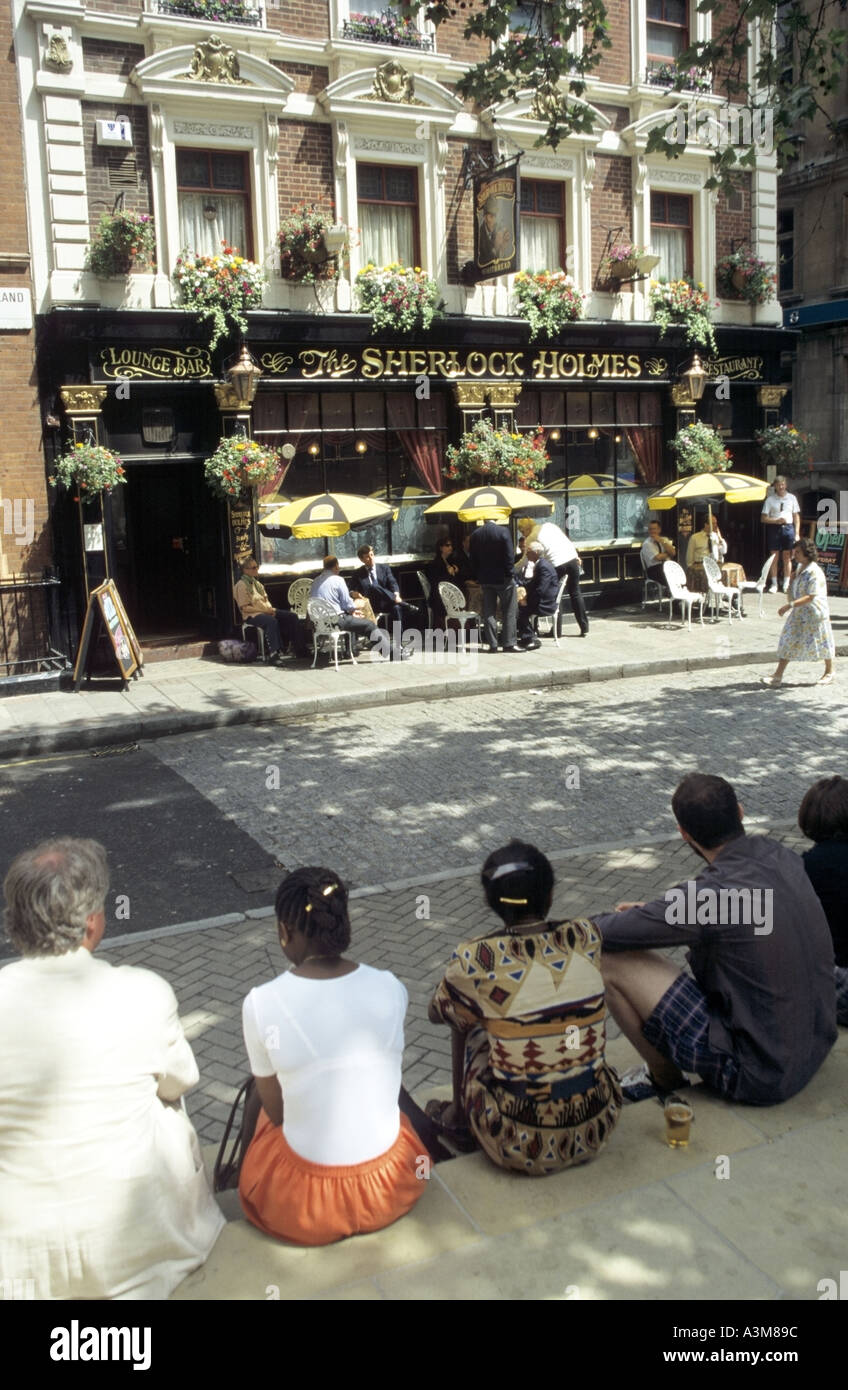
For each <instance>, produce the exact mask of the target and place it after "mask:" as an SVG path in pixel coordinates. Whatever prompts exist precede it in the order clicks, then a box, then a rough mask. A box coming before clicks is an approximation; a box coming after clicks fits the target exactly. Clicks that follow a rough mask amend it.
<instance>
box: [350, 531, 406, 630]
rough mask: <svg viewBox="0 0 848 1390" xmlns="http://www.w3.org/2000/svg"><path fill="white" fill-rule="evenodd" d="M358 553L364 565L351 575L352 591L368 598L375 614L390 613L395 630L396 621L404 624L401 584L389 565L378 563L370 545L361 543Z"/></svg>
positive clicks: (392, 628) (360, 596)
mask: <svg viewBox="0 0 848 1390" xmlns="http://www.w3.org/2000/svg"><path fill="white" fill-rule="evenodd" d="M356 553H357V555H358V556H359V558H360V560H361V561H362V565H361V567H360V568H359V569H358V570H354V573H353V574H352V575H351V580H350V585H349V588H350V592H351V593H352V594H354V595H357V596H358V597H359V598H367V599H368V602H369V603H370V604H371V607H372V608H373V609H374V613H375V615H376V614H377V613H388V615H389V619H390V622H391V624H392V627H391V630H392V631H394V624H395V623H401V625H402V619H403V611H402V610H403V608H404V607H405V606H406V605H405V604H404V603H403V600H402V599H401V596H400V585H399V584H398V582H397V580H396V579H395V577H394V575H393V574H392V571H391V567H390V566H389V565H378V564H377V561H376V560H375V558H374V550H373V548H372V547H371V546H370V545H361V546H360V547H359V549H358V550H357V552H356Z"/></svg>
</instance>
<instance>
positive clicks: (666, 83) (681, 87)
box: [645, 59, 713, 92]
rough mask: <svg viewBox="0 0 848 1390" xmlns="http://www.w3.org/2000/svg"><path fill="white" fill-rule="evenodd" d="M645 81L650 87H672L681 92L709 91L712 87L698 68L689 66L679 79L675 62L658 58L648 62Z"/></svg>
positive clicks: (708, 79) (710, 82) (707, 78)
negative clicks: (667, 61)
mask: <svg viewBox="0 0 848 1390" xmlns="http://www.w3.org/2000/svg"><path fill="white" fill-rule="evenodd" d="M645 81H646V82H648V83H649V84H650V85H651V86H652V87H673V88H674V89H675V90H676V91H682V92H711V91H712V89H713V84H712V81H711V80H710V78H709V77H707V75H706V74H705V73H702V72H700V71H699V70H698V68H690V69H689V71H688V72H687V73H685V74H683V80H682V81H681V74H680V73H679V72H678V70H677V68H676V66H675V64H674V63H664V62H662V61H661V60H660V59H653V60H652V61H651V62H649V63H648V66H647V68H646V69H645Z"/></svg>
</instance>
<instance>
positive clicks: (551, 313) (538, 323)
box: [513, 270, 583, 342]
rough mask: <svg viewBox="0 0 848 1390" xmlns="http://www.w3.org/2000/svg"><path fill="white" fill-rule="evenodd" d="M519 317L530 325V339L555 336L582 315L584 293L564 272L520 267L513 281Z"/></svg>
mask: <svg viewBox="0 0 848 1390" xmlns="http://www.w3.org/2000/svg"><path fill="white" fill-rule="evenodd" d="M513 291H514V293H515V298H516V300H517V308H518V315H519V318H522V319H526V320H527V322H528V323H529V325H530V339H531V342H532V340H533V339H534V338H539V337H546V338H554V337H556V335H557V334H558V333H559V331H560V329H561V328H563V327H564V325H565V324H566V323H574V321H575V320H576V319H580V318H582V317H583V296H582V295H581V294H578V292H577V290H576V289H575V287H574V281H573V280H572V278H571V276H570V275H565V274H564V273H563V272H562V271H559V270H555V271H551V270H538V271H536V272H535V274H533V273H531V272H529V271H526V270H520V271H519V272H518V274H517V275H516V277H515V281H514V283H513Z"/></svg>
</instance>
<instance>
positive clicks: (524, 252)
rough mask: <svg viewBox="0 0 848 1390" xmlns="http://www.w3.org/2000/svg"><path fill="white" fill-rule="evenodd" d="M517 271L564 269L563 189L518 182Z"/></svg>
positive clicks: (531, 181) (538, 181)
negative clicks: (519, 233)
mask: <svg viewBox="0 0 848 1390" xmlns="http://www.w3.org/2000/svg"><path fill="white" fill-rule="evenodd" d="M521 269H522V270H528V271H533V270H565V269H566V264H565V187H564V185H563V184H561V183H549V182H548V181H547V180H544V179H522V180H521Z"/></svg>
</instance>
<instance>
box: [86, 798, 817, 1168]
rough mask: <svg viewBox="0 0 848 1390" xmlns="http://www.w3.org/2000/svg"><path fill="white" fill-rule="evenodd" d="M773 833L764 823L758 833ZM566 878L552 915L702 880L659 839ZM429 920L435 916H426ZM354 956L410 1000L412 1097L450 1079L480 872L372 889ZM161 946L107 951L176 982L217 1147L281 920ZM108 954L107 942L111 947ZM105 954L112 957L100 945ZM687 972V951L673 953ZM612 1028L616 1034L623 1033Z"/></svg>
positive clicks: (407, 1074) (573, 855)
mask: <svg viewBox="0 0 848 1390" xmlns="http://www.w3.org/2000/svg"><path fill="white" fill-rule="evenodd" d="M757 829H758V830H763V829H764V827H763V826H758V827H757ZM772 833H773V834H774V835H775V838H777V839H779V840H781V841H782V843H784V844H786V845H788V846H790V847H791V848H793V849H798V850H800V849H802V848H803V847H804V845H805V844H806V842H805V841H804V840H803V838H802V836H801V835H800V833H799V832H798V830H797V828H792V827H791V826H789V825H783V826H776V827H775V828H774V830H773V832H772ZM551 857H552V859H553V862H554V867H555V869H556V878H557V885H556V892H555V897H554V907H553V915H555V916H563V917H564V916H572V917H577V916H581V915H589V914H590V913H593V912H599V911H601V910H602V909H605V908H609V907H612V906H614V905H615V903H616V902H619V901H621V900H622V899H628V900H630V899H633V900H636V901H639V900H643V899H645V900H647V899H650V898H653V897H657V896H658V895H659V894H661V893H663V892H664V891H665V889H666V888H668V887H670V886H671V885H672V884H674V883H675V882H680V881H681V880H682V879H685V878H686V877H689V876H694V875H695V874H696V873H697V872H698V867H699V861H698V860H697V859H696V857H695V856H694V855H693V854H692V852H691V851H690V850H689V849H688V848H687V846H686V845H685V844H684V843H683V842H682V841H681V840H680V839H679V838H676V839H658V840H657V841H655V842H654V843H652V844H647V845H641V846H638V847H634V848H633V849H628V848H622V847H619V846H615V847H610V848H603V847H598V846H595V847H593V848H587V849H579V848H578V849H575V850H573V851H567V852H565V853H563V852H560V853H558V854H553V855H552V856H551ZM424 912H427V913H429V915H428V916H423V915H422V914H423V913H424ZM351 920H352V924H353V946H352V949H351V952H350V954H351V955H352V956H353V957H355V958H356V959H357V960H362V961H366V962H367V963H368V964H369V965H373V966H377V967H378V968H382V969H389V970H393V971H394V972H395V974H396V975H398V976H399V978H400V979H401V980H403V982H404V984H405V985H406V987H407V989H408V991H409V1012H408V1014H407V1020H406V1049H405V1053H404V1081H405V1084H406V1086H407V1088H408V1089H410V1090H416V1089H417V1088H418V1087H421V1086H444V1085H447V1084H448V1083H449V1081H450V1035H449V1032H448V1030H447V1029H446V1028H438V1027H436V1026H435V1025H434V1024H431V1023H430V1022H429V1021H428V1019H427V1003H428V1001H429V998H430V995H431V993H432V991H433V988H434V986H435V985H436V983H437V982H438V980H439V979H440V977H441V972H442V969H443V967H444V964H445V962H446V961H447V959H448V958H449V956H450V954H451V951H452V950H453V947H454V945H455V944H456V942H457V941H458V940H460V939H461V938H462V937H468V936H475V935H479V934H480V933H481V932H482V931H483V930H484V929H485V927H486V925H487V924H491V923H492V921H493V919H492V917H491V915H490V914H489V912H488V909H487V908H486V907H485V905H484V903H483V897H482V890H481V888H480V881H479V873H478V872H477V871H476V870H475V871H473V872H466V873H458V874H457V875H455V876H453V877H449V878H446V877H442V878H441V880H440V881H437V882H433V881H432V875H429V876H428V877H426V878H423V879H422V880H421V881H420V882H419V883H411V884H407V885H405V886H404V887H402V888H387V889H386V890H384V891H382V892H379V891H378V892H373V891H366V892H363V893H360V894H357V895H355V896H354V897H353V899H352V902H351ZM166 933H170V929H165V930H164V932H163V934H162V935H159V936H154V937H153V939H150V938H149V937H148V939H146V940H133V939H132V938H131V937H128V938H125V939H124V940H123V941H122V942H117V941H116V942H114V943H110V944H109V945H108V948H107V949H108V959H109V961H110V962H112V963H113V964H115V965H118V964H122V965H141V966H145V967H147V968H148V969H150V970H155V971H157V972H158V973H159V974H161V975H163V976H164V977H165V978H166V979H167V980H169V981H170V982H171V984H172V985H173V987H174V989H175V991H176V994H177V998H178V1000H179V1003H180V1011H181V1014H182V1018H183V1023H184V1026H185V1029H186V1033H187V1035H188V1037H189V1039H190V1040H191V1044H192V1047H193V1048H194V1052H195V1056H196V1058H197V1063H198V1066H199V1068H200V1084H199V1086H198V1087H197V1088H196V1089H195V1090H194V1091H193V1092H192V1093H191V1095H189V1096H188V1098H187V1105H188V1110H189V1114H190V1115H191V1117H192V1120H193V1121H194V1124H195V1125H196V1127H197V1130H198V1133H199V1135H200V1137H201V1141H202V1142H203V1143H210V1144H214V1143H218V1142H219V1141H220V1138H221V1135H222V1133H223V1128H224V1124H225V1122H226V1119H227V1116H228V1114H229V1109H230V1106H231V1104H232V1102H233V1100H234V1099H235V1096H236V1092H237V1090H238V1087H239V1085H240V1084H241V1082H242V1080H243V1079H244V1077H245V1075H246V1074H247V1070H248V1067H247V1059H246V1056H245V1052H244V1044H243V1041H242V1034H241V1004H242V1000H243V999H244V996H245V995H246V994H247V992H248V990H250V989H251V988H252V987H253V986H254V985H257V984H261V983H263V982H264V981H266V980H269V979H271V978H273V976H274V975H276V974H278V973H279V971H280V969H281V968H285V959H284V957H283V956H282V954H281V952H280V951H279V948H278V946H277V941H276V935H275V931H274V925H273V914H272V912H271V911H270V909H269V911H268V913H267V914H266V915H265V916H256V915H254V916H252V917H251V918H247V917H245V918H244V919H243V920H242V921H241V922H237V923H231V924H230V925H228V926H216V927H209V928H198V929H197V930H195V931H183V932H176V933H173V934H166ZM104 946H105V943H104ZM101 949H103V948H101ZM674 954H675V958H676V959H678V960H679V963H680V964H681V965H683V963H684V951H683V949H682V948H681V950H680V951H679V952H676V953H674ZM616 1032H617V1030H616V1027H615V1024H613V1023H612V1021H611V1020H610V1021H609V1036H610V1037H614V1036H616Z"/></svg>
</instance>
